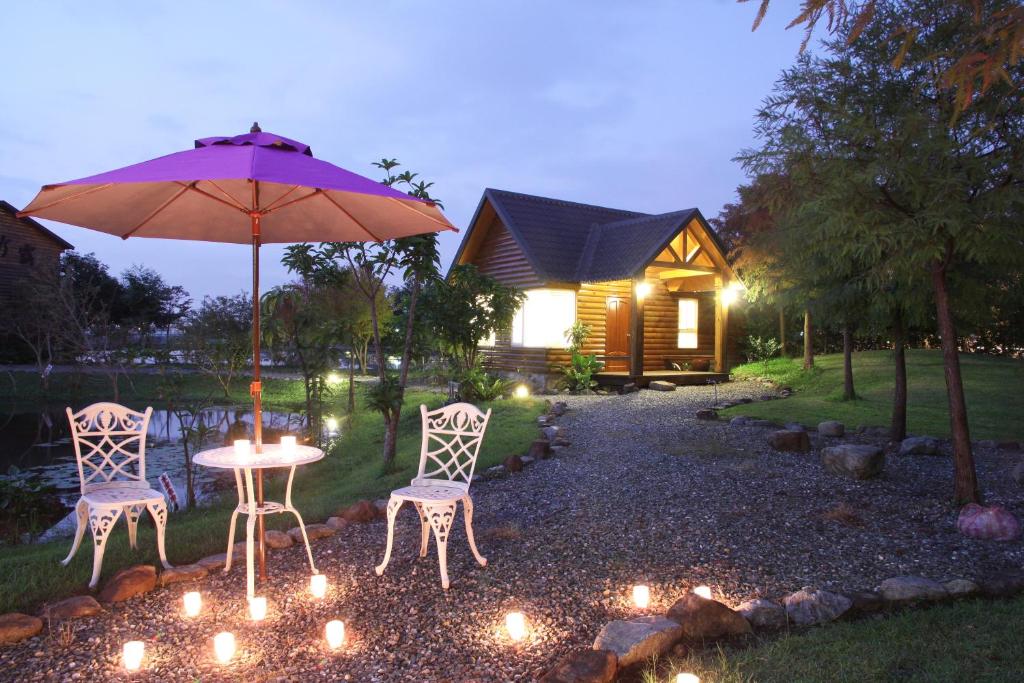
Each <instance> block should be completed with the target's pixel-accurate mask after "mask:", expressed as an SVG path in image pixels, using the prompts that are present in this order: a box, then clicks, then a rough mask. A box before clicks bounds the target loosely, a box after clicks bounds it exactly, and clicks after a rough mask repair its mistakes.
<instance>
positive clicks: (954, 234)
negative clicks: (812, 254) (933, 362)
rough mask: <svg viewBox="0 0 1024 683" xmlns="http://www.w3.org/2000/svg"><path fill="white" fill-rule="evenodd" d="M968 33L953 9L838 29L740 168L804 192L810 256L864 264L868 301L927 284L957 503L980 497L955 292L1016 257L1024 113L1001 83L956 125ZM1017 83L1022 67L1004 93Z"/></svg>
mask: <svg viewBox="0 0 1024 683" xmlns="http://www.w3.org/2000/svg"><path fill="white" fill-rule="evenodd" d="M1012 6H1013V4H1012V3H1010V2H992V3H988V4H987V5H986V7H985V11H986V12H988V13H992V12H999V11H1005V10H1007V9H1008V8H1011V7H1012ZM907 12H912V15H913V17H914V18H915V21H917V22H919V24H920V27H921V28H920V30H919V31H918V32H917V34H916V36H915V39H914V42H913V43H912V44H911V45H909V46H908V47H907V60H906V61H905V63H904V64H903V65H902V68H897V67H895V66H894V65H893V64H892V63H891V56H890V54H889V46H888V42H887V41H888V36H890V35H891V34H892V33H893V32H895V31H897V30H899V29H900V27H901V26H902V25H903V24H904V22H905V20H906V16H907V14H906V13H907ZM974 26H975V24H974V19H973V18H972V17H970V16H967V15H965V13H964V12H963V11H962V9H961V8H959V7H955V6H951V5H950V4H948V3H946V2H942V1H941V0H918V1H916V2H909V3H904V4H901V7H900V8H898V9H897V8H895V7H890V6H888V5H879V6H878V7H877V8H876V10H875V13H874V15H873V17H872V21H871V22H870V23H869V24H868V25H867V26H865V27H857V28H856V30H857V31H859V35H855V34H854V33H853V31H854V30H855V27H850V26H844V27H840V29H839V31H838V33H837V36H836V38H835V39H834V40H832V41H830V42H828V43H827V45H826V46H825V50H826V52H825V55H824V56H821V57H813V58H812V57H809V56H807V55H803V56H802V57H801V58H800V59H799V60H798V64H797V66H796V67H794V68H793V69H791V70H788V71H787V72H785V73H784V74H783V77H782V78H781V79H780V81H779V84H778V85H777V92H776V94H775V95H773V96H772V97H771V98H769V99H768V100H767V101H766V104H765V106H764V107H763V108H762V111H761V112H760V114H759V121H760V124H759V131H758V132H759V135H760V136H761V138H762V147H761V149H760V150H759V151H758V152H756V153H755V154H752V155H748V169H750V170H755V171H757V172H763V171H765V170H766V169H775V170H778V169H784V170H785V172H786V173H789V174H790V175H791V177H793V179H794V180H795V181H797V182H798V184H799V185H800V186H801V187H805V188H808V190H807V196H805V197H804V198H802V200H801V201H800V202H799V203H798V205H797V208H796V209H795V211H794V213H793V221H794V224H796V225H799V226H801V232H802V238H803V243H804V245H805V252H806V250H808V249H815V250H816V251H817V253H818V254H821V255H822V256H823V257H826V258H827V259H831V260H832V261H833V262H847V261H853V262H856V263H858V264H859V265H860V267H861V268H863V280H864V282H865V284H866V286H867V287H869V288H870V290H871V291H872V292H878V291H879V290H881V289H883V288H885V287H891V286H896V287H897V289H898V291H902V292H907V293H911V292H914V291H915V284H916V283H917V282H919V281H920V280H921V279H922V278H927V280H928V281H929V282H930V285H931V293H932V297H933V300H934V306H935V318H936V323H937V327H938V333H939V336H940V338H941V342H942V350H943V359H944V365H945V374H946V384H947V391H948V396H949V409H950V422H951V431H952V434H953V450H954V461H955V470H956V474H955V482H954V498H955V499H956V501H958V502H961V503H962V502H971V501H977V500H978V499H979V498H980V495H979V491H978V485H977V478H976V474H975V469H974V462H973V455H972V453H971V443H970V435H969V430H968V424H967V408H966V403H965V400H964V392H963V381H962V378H961V374H960V365H959V358H958V355H957V352H958V340H957V333H956V324H955V321H954V310H955V308H956V305H957V302H956V300H955V293H954V292H952V291H951V290H950V286H949V285H950V281H951V278H954V277H966V276H968V275H969V274H970V272H972V271H981V272H986V273H992V272H993V271H995V272H1000V271H1001V270H1002V269H1005V268H1006V267H1007V265H1008V262H1010V261H1014V260H1019V259H1020V258H1021V256H1022V251H1024V250H1022V249H1021V244H1022V243H1024V232H1022V231H1024V221H1021V216H1022V215H1024V193H1022V192H1021V187H1022V178H1021V169H1022V168H1024V100H1022V99H1021V98H1020V96H1019V93H1017V92H1016V91H1015V90H1014V88H1012V87H1011V86H1010V84H1009V83H1008V82H1006V81H1000V82H997V83H993V84H990V85H989V87H988V89H987V92H986V96H985V97H984V98H980V99H978V100H976V101H975V102H974V103H973V104H972V106H971V107H970V108H969V109H968V110H966V111H963V112H958V109H957V107H958V99H957V95H956V94H955V93H950V92H949V91H948V90H947V89H946V88H945V87H944V81H943V78H944V76H943V74H945V73H947V72H948V70H949V69H950V68H951V67H952V66H953V65H954V63H955V59H956V57H955V55H957V54H962V53H963V50H964V49H965V48H966V47H968V46H969V45H970V43H971V40H972V36H973V35H974ZM1021 71H1022V68H1021V65H1020V64H1017V65H1016V67H1015V68H1014V69H1013V70H1012V72H1011V79H1010V80H1011V81H1014V82H1019V81H1020V80H1021V78H1022V74H1021Z"/></svg>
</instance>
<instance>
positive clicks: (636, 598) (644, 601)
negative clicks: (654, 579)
mask: <svg viewBox="0 0 1024 683" xmlns="http://www.w3.org/2000/svg"><path fill="white" fill-rule="evenodd" d="M633 604H634V605H636V606H637V607H639V608H640V609H647V606H648V605H650V604H651V589H650V588H648V587H647V586H643V585H640V586H633Z"/></svg>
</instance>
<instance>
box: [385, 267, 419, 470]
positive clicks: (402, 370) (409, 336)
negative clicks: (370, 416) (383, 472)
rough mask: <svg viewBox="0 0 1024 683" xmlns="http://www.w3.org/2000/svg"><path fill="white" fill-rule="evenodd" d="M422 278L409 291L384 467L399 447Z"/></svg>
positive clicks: (417, 279)
mask: <svg viewBox="0 0 1024 683" xmlns="http://www.w3.org/2000/svg"><path fill="white" fill-rule="evenodd" d="M420 287H421V283H420V279H419V277H414V278H413V281H412V288H411V289H410V291H409V317H408V318H407V319H406V321H405V344H404V346H403V348H402V364H401V366H400V367H399V371H398V401H397V403H396V404H395V405H394V406H393V407H392V408H391V411H390V413H389V414H388V415H386V416H385V422H386V423H387V431H386V432H385V433H384V467H385V468H389V467H390V466H391V464H392V463H393V462H394V461H395V451H396V449H397V447H398V423H399V421H400V420H401V418H402V402H403V401H404V400H405V384H406V382H407V381H408V379H409V362H410V360H411V359H412V342H413V330H414V327H413V326H414V324H415V316H416V300H417V299H418V298H419V293H420Z"/></svg>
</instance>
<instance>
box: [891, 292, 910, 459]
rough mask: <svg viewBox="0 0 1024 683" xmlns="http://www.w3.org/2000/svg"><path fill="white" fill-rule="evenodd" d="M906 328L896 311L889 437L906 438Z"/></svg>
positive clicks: (894, 317) (893, 325) (893, 332)
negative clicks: (894, 381) (893, 385)
mask: <svg viewBox="0 0 1024 683" xmlns="http://www.w3.org/2000/svg"><path fill="white" fill-rule="evenodd" d="M906 345H907V330H906V325H905V324H904V323H903V316H902V315H900V313H899V311H897V312H896V313H895V314H894V316H893V324H892V359H893V364H894V365H895V366H896V386H895V389H894V391H893V394H892V422H891V424H890V426H889V438H891V439H892V440H893V441H903V439H905V438H907V350H906Z"/></svg>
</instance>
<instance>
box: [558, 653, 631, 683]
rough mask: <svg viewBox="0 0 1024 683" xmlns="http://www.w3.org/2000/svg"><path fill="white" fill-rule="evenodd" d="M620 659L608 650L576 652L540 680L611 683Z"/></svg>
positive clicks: (566, 657)
mask: <svg viewBox="0 0 1024 683" xmlns="http://www.w3.org/2000/svg"><path fill="white" fill-rule="evenodd" d="M617 668H618V657H616V656H615V653H614V652H610V651H608V650H576V651H575V652H570V653H569V654H567V655H566V656H565V657H563V658H562V659H561V660H560V661H559V662H558V664H555V665H554V666H553V667H552V668H551V670H550V671H548V672H547V673H546V674H544V676H543V677H542V678H541V679H540V680H541V683H611V681H613V680H615V671H616V669H617Z"/></svg>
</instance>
